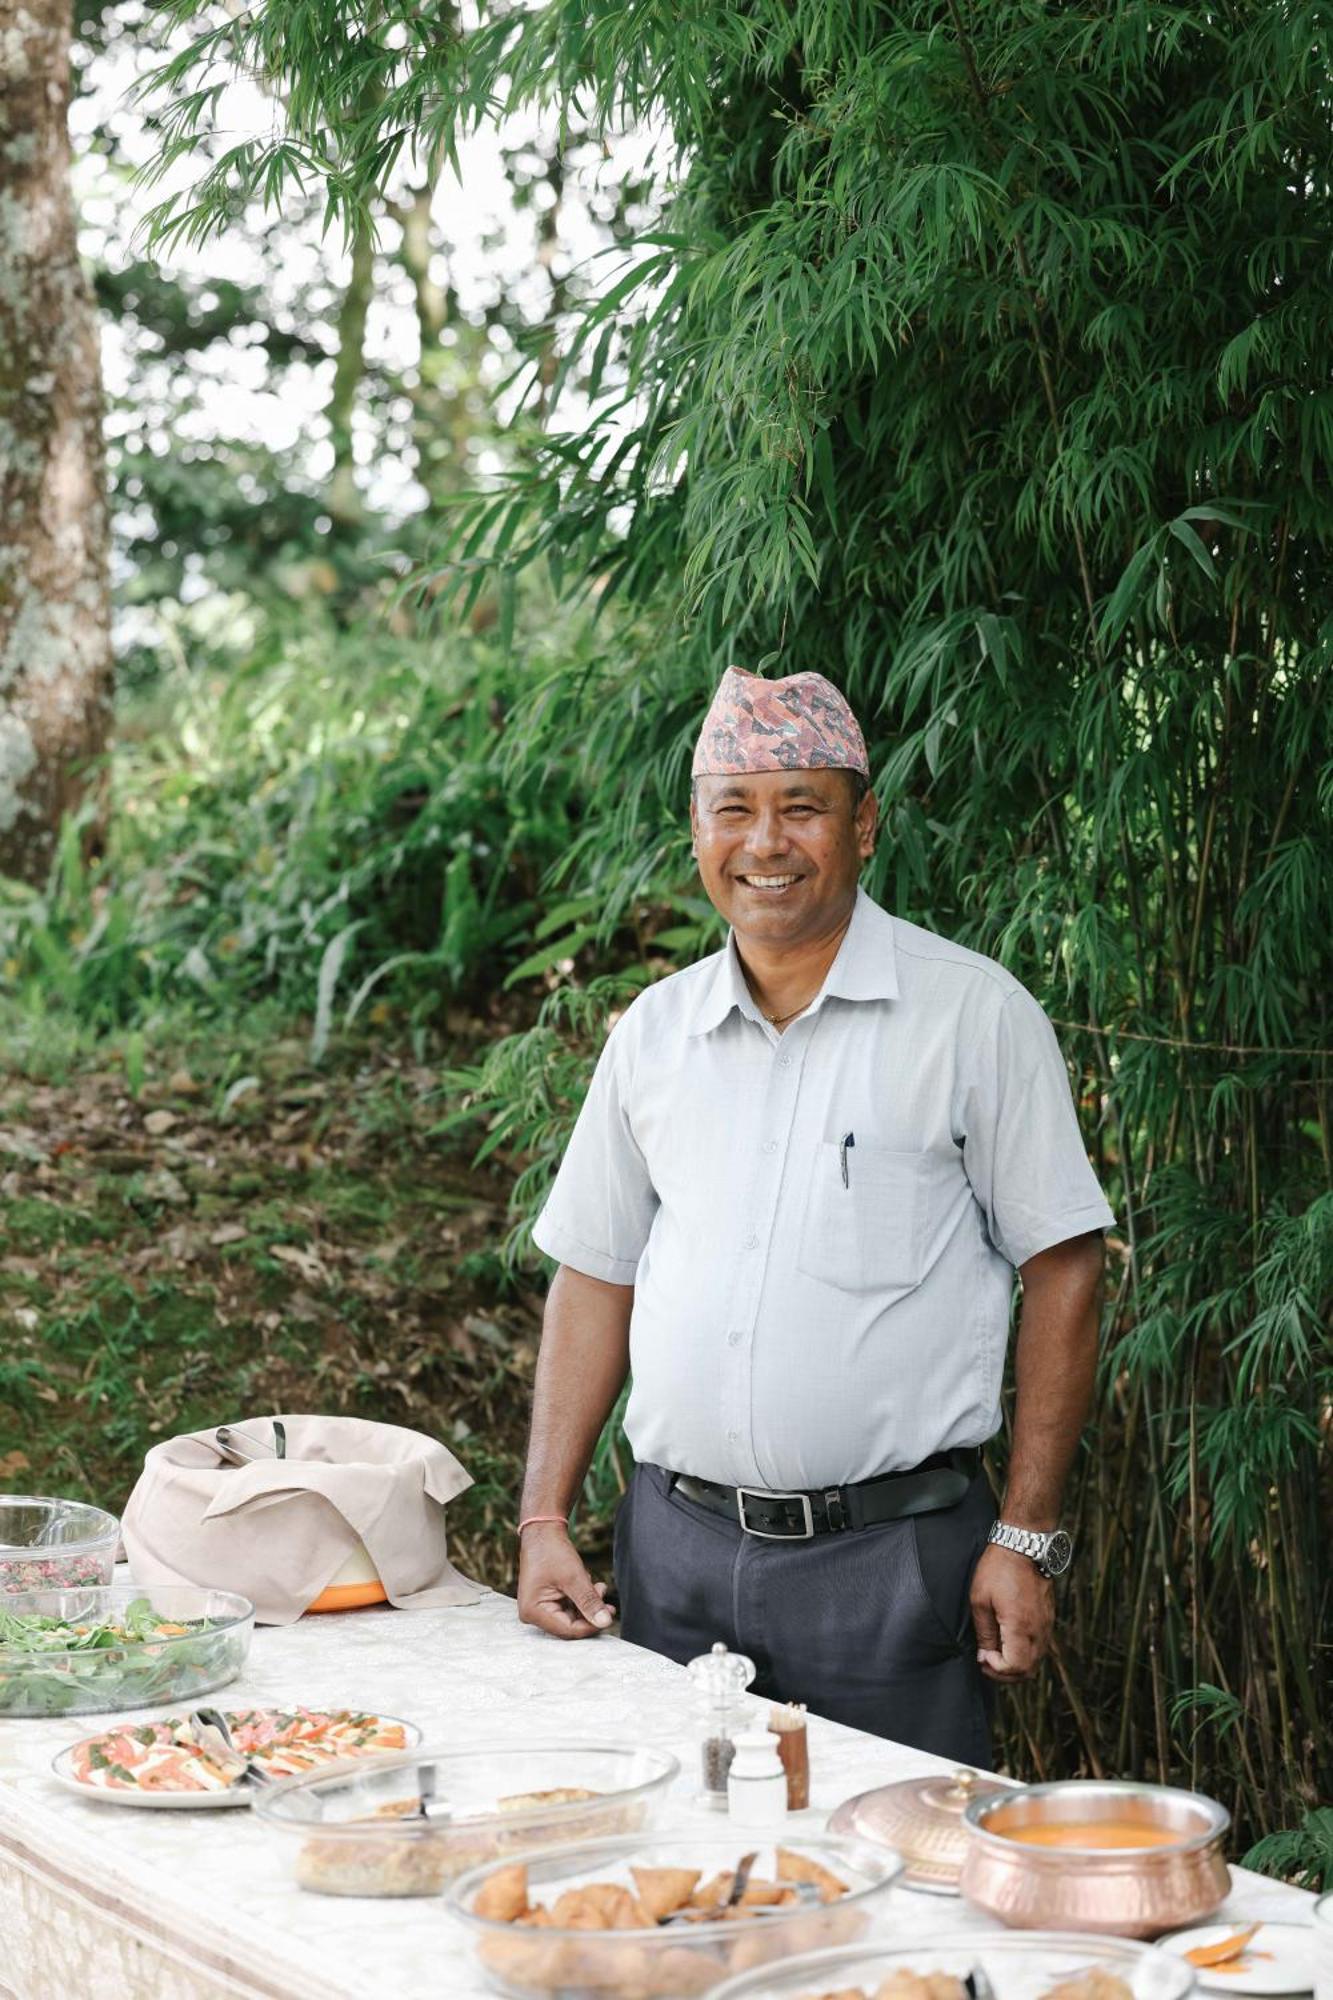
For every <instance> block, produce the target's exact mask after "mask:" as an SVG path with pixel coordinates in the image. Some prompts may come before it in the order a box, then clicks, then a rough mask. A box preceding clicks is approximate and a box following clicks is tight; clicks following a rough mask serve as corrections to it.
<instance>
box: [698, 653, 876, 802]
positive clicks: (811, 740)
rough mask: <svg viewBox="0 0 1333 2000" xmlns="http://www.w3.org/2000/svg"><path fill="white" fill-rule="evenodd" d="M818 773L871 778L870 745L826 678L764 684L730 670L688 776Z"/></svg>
mask: <svg viewBox="0 0 1333 2000" xmlns="http://www.w3.org/2000/svg"><path fill="white" fill-rule="evenodd" d="M817 770H835V771H859V772H860V773H861V776H862V777H863V778H867V779H868V778H869V776H870V760H869V758H868V757H867V756H866V745H865V738H864V736H862V734H861V725H860V724H859V723H858V721H857V719H856V717H855V716H854V715H853V714H852V711H851V709H850V708H849V707H848V706H847V700H846V697H845V696H844V695H842V694H840V693H839V691H838V689H837V688H835V687H834V685H833V683H832V681H826V680H825V679H824V676H823V674H816V673H811V672H807V673H803V674H788V675H787V676H786V677H785V679H783V680H779V681H766V680H764V679H762V678H761V676H760V675H758V674H747V673H746V672H744V670H743V669H742V668H740V667H728V668H727V671H726V672H725V674H723V676H722V680H721V684H720V685H719V687H718V691H717V693H716V694H715V695H714V696H713V705H712V707H711V708H710V709H709V711H708V713H707V715H706V716H705V717H704V726H703V728H702V729H701V730H700V732H699V741H698V742H697V743H696V745H695V747H694V763H693V765H692V766H691V771H690V774H691V776H692V777H695V778H703V777H709V778H721V777H735V776H737V775H739V774H740V773H742V772H745V771H817Z"/></svg>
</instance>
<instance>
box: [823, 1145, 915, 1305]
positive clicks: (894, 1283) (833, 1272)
mask: <svg viewBox="0 0 1333 2000" xmlns="http://www.w3.org/2000/svg"><path fill="white" fill-rule="evenodd" d="M846 1164H847V1185H846V1186H845V1187H844V1186H843V1179H842V1168H843V1159H842V1147H841V1145H840V1144H839V1143H838V1142H837V1141H835V1140H828V1141H826V1142H825V1143H823V1144H822V1145H819V1146H817V1147H816V1148H815V1158H814V1168H813V1172H812V1176H811V1181H810V1192H809V1195H808V1197H807V1200H806V1206H805V1221H804V1224H803V1226H802V1230H801V1247H800V1253H799V1255H798V1257H797V1260H796V1261H797V1266H798V1268H799V1269H800V1270H802V1271H803V1272H804V1273H805V1275H806V1276H807V1277H808V1278H817V1279H818V1280H819V1281H820V1283H821V1284H825V1285H836V1286H837V1288H838V1289H839V1291H844V1292H876V1291H910V1290H911V1289H912V1287H913V1286H914V1285H919V1284H920V1282H921V1276H922V1265H923V1261H924V1254H925V1234H926V1230H925V1222H926V1164H927V1158H926V1155H925V1154H924V1153H895V1152H892V1151H890V1149H889V1148H888V1147H887V1146H867V1145H862V1144H861V1142H860V1141H859V1140H858V1141H857V1142H856V1144H855V1145H852V1146H849V1147H848V1149H847V1155H846Z"/></svg>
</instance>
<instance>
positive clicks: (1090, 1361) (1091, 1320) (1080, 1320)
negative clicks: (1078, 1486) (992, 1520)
mask: <svg viewBox="0 0 1333 2000" xmlns="http://www.w3.org/2000/svg"><path fill="white" fill-rule="evenodd" d="M1102 1263H1103V1250H1102V1239H1101V1236H1100V1234H1098V1235H1092V1236H1078V1237H1074V1238H1072V1239H1071V1240H1070V1241H1069V1242H1068V1243H1060V1244H1057V1245H1056V1246H1055V1248H1054V1249H1051V1250H1043V1251H1042V1252H1041V1253H1040V1255H1039V1256H1036V1257H1033V1258H1030V1259H1029V1261H1028V1262H1027V1263H1026V1264H1024V1265H1023V1267H1022V1273H1021V1275H1022V1279H1023V1306H1022V1312H1021V1315H1020V1318H1019V1325H1018V1345H1017V1348H1016V1350H1015V1354H1014V1379H1015V1384H1016V1389H1017V1396H1016V1400H1015V1406H1014V1438H1013V1450H1012V1452H1011V1454H1010V1459H1009V1478H1008V1483H1007V1485H1006V1488H1005V1495H1004V1505H1003V1509H1002V1516H1003V1519H1004V1520H1006V1521H1009V1522H1012V1523H1013V1525H1014V1526H1015V1527H1019V1528H1040V1529H1048V1528H1054V1527H1055V1526H1056V1525H1057V1523H1058V1521H1059V1518H1060V1503H1061V1498H1062V1496H1063V1494H1064V1488H1065V1481H1066V1479H1067V1478H1068V1476H1069V1468H1070V1466H1071V1465H1072V1464H1073V1462H1074V1453H1075V1452H1076V1451H1077V1449H1078V1441H1079V1434H1080V1433H1081V1431H1082V1429H1083V1425H1084V1422H1085V1421H1086V1419H1087V1414H1088V1409H1089V1406H1090V1404H1091V1402H1092V1389H1093V1382H1094V1379H1095V1377H1096V1372H1097V1334H1098V1325H1099V1321H1100V1313H1101V1284H1102Z"/></svg>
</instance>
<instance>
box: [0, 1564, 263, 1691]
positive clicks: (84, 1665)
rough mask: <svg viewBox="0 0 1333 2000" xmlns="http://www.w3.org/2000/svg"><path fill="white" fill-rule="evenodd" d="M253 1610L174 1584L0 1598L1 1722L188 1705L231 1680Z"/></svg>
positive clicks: (242, 1601)
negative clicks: (172, 1703)
mask: <svg viewBox="0 0 1333 2000" xmlns="http://www.w3.org/2000/svg"><path fill="white" fill-rule="evenodd" d="M254 1622H255V1611H254V1606H253V1605H252V1604H251V1603H250V1601H249V1599H248V1598H245V1597H237V1596H234V1595H233V1593H232V1592H231V1591H227V1590H201V1589H198V1588H196V1586H195V1585H194V1584H189V1583H175V1584H162V1585H155V1586H153V1587H151V1588H148V1589H143V1590H140V1589H137V1588H135V1587H134V1586H133V1585H131V1584H113V1585H111V1586H110V1587H109V1588H92V1587H90V1588H88V1589H85V1590H32V1591H15V1592H14V1593H13V1594H12V1595H9V1596H5V1597H0V1716H14V1715H22V1716H52V1715H94V1714H101V1713H103V1712H107V1711H111V1710H119V1709H135V1708H155V1707H157V1706H158V1704H159V1703H163V1702H169V1701H188V1700H193V1698H194V1697H195V1696H196V1695H200V1694H207V1693H208V1692H209V1691H210V1690H211V1689H213V1688H219V1687H225V1686H226V1684H227V1682H228V1681H233V1680H235V1678H236V1676H237V1674H239V1672H240V1671H241V1667H242V1665H243V1664H244V1662H245V1656H246V1654H247V1653H248V1652H249V1650H250V1638H251V1635H252V1633H253V1631H254Z"/></svg>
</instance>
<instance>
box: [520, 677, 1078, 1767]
mask: <svg viewBox="0 0 1333 2000" xmlns="http://www.w3.org/2000/svg"><path fill="white" fill-rule="evenodd" d="M691 826H692V829H693V834H694V851H695V854H696V856H697V858H698V863H699V872H700V876H701V878H702V880H703V884H704V887H705V889H706V890H707V892H708V896H709V898H710V900H711V901H712V903H713V904H714V906H715V907H716V909H717V910H718V911H719V913H720V914H721V915H722V916H723V917H724V918H725V919H726V920H727V922H728V923H729V924H730V927H731V932H730V936H729V938H728V940H727V943H726V945H725V947H724V948H723V950H721V951H720V952H717V953H715V954H714V955H713V956H712V957H711V958H707V959H704V960H703V961H702V962H701V963H700V964H698V965H695V966H692V967H690V968H689V969H688V970H687V971H684V972H680V973H676V974H675V975H673V976H672V977H671V978H669V979H664V980H662V981H661V982H660V983H659V984H658V985H656V986H653V987H650V988H649V989H648V990H647V991H646V992H645V993H643V994H641V995H640V997H639V998H638V999H637V1000H636V1001H635V1003H634V1005H633V1006H632V1007H631V1008H629V1010H628V1011H627V1013H626V1014H625V1016H624V1018H623V1019H622V1020H621V1021H620V1022H619V1023H618V1024H617V1025H616V1027H615V1028H614V1030H613V1031H612V1033H611V1035H610V1036H609V1037H608V1039H607V1043H606V1047H605V1049H604V1050H603V1053H602V1057H601V1060H600V1062H599V1063H598V1066H597V1072H596V1075H595V1077H594V1079H593V1082H592V1086H591V1088H590V1090H589V1093H588V1098H587V1102H586V1103H585V1105H584V1108H583V1111H582V1113H581V1115H580V1117H579V1121H578V1124H577V1126H576V1128H575V1131H574V1134H573V1137H572V1138H571V1141H570V1144H569V1148H568V1151H567V1153H566V1155H565V1158H564V1161H563V1163H562V1165H561V1168H560V1172H559V1175H558V1177H557V1179H556V1183H555V1186H554V1188H553V1190H552V1193H551V1198H550V1200H549V1201H548V1203H547V1205H546V1207H545V1209H544V1211H543V1213H542V1215H541V1217H540V1219H539V1221H538V1223H537V1226H536V1229H535V1231H534V1235H535V1237H536V1240H537V1242H538V1243H539V1244H540V1246H541V1247H542V1249H544V1250H545V1251H547V1252H548V1254H549V1255H550V1256H552V1257H554V1258H555V1259H556V1260H557V1262H558V1264H559V1269H558V1271H557V1273H556V1276H555V1278H554V1280H553V1282H552V1285H551V1290H550V1294H549V1297H548V1300H547V1307H546V1317H545V1324H544V1328H543V1334H542V1346H541V1354H540V1358H539V1362H538V1368H537V1381H536V1390H535V1396H534V1407H533V1420H532V1436H531V1442H530V1447H529V1454H528V1467H527V1476H526V1480H525V1484H524V1493H523V1505H522V1509H521V1515H522V1520H521V1524H520V1530H519V1532H520V1536H521V1543H522V1546H521V1553H520V1566H519V1611H520V1615H521V1616H522V1617H523V1618H524V1619H525V1620H527V1621H528V1622H529V1623H531V1624H534V1625H538V1626H541V1627H542V1628H543V1629H545V1630H546V1631H548V1632H553V1633H555V1634H557V1635H558V1636H560V1637H562V1638H567V1639H579V1638H588V1637H591V1636H593V1635H594V1634H595V1633H596V1632H598V1631H600V1630H603V1629H604V1628H605V1627H606V1626H607V1625H608V1624H609V1623H610V1617H611V1614H610V1612H609V1610H608V1609H607V1607H606V1605H605V1604H604V1603H603V1597H604V1595H605V1588H606V1586H605V1585H604V1584H602V1583H594V1582H593V1580H592V1578H591V1577H590V1576H589V1574H588V1571H587V1569H586V1568H585V1567H584V1564H583V1562H582V1560H581V1558H580V1556H579V1554H578V1551H577V1549H576V1547H575V1545H574V1543H573V1541H572V1539H571V1538H570V1535H569V1532H568V1526H567V1519H568V1514H569V1510H570V1508H571V1506H572V1505H573V1502H574V1500H575V1497H576V1495H577V1493H578V1491H579V1487H580V1485H581V1482H582V1479H583V1476H584V1473H585V1471H586V1469H587V1466H588V1463H589V1460H590V1458H591V1455H592V1451H593V1448H594V1446H595V1444H596V1441H597V1438H598V1435H599V1433H600V1431H601V1429H602V1426H603V1424H604V1422H605V1421H606V1418H607V1415H608V1413H609V1412H610V1410H611V1408H612V1406H613V1404H614V1402H615V1398H616V1396H617V1394H618V1393H619V1390H620V1388H621V1385H622V1383H623V1382H624V1380H625V1376H626V1373H627V1371H628V1370H629V1369H630V1368H631V1367H632V1372H633V1389H632V1391H631V1395H630V1400H629V1406H628V1411H627V1415H626V1429H627V1432H628V1435H629V1440H630V1443H631V1445H632V1447H633V1450H634V1455H635V1461H636V1464H635V1471H634V1476H633V1478H632V1480H631V1483H630V1487H629V1491H628V1492H627V1494H626V1496H625V1499H624V1502H623V1503H622V1506H621V1509H620V1512H619V1514H618V1516H617V1520H616V1545H615V1577H616V1585H617V1590H618V1594H619V1599H620V1607H621V1621H622V1630H623V1632H624V1635H625V1637H626V1638H628V1639H632V1640H635V1641H637V1642H638V1643H640V1644H642V1645H645V1646H650V1647H652V1648H653V1649H654V1650H656V1651H658V1652H662V1653H665V1654H668V1655H669V1656H670V1657H671V1658H672V1659H676V1660H685V1659H688V1658H689V1657H690V1656H691V1655H692V1654H695V1653H699V1652H703V1651H706V1650H707V1648H708V1647H709V1646H710V1645H711V1644H712V1643H713V1641H714V1640H717V1639H724V1640H725V1641H726V1642H727V1643H728V1644H729V1645H731V1646H732V1647H734V1648H736V1649H737V1650H739V1651H742V1652H745V1653H748V1654H750V1655H751V1657H752V1658H753V1659H754V1661H755V1663H756V1666H757V1668H758V1680H757V1682H756V1687H757V1690H758V1692H760V1693H762V1694H767V1695H769V1696H772V1697H774V1698H778V1699H788V1700H801V1701H806V1702H808V1703H809V1705H810V1707H811V1708H813V1709H815V1710H816V1711H817V1712H819V1713H820V1714H823V1715H828V1716H832V1717H833V1718H834V1719H835V1720H837V1721H840V1722H846V1723H850V1724H852V1725H854V1726H855V1727H857V1728H861V1729H866V1730H870V1731H872V1732H874V1733H876V1734H879V1735H883V1736H891V1737H894V1738H896V1739H898V1740H899V1741H900V1742H904V1743H910V1744H914V1745H916V1746H917V1747H919V1748H921V1749H923V1750H931V1751H935V1752H937V1753H939V1754H940V1755H943V1756H949V1757H954V1758H958V1759H962V1760H964V1761H966V1762H969V1763H972V1764H978V1765H982V1766H986V1765H988V1764H989V1761H990V1750H989V1700H988V1696H989V1690H988V1688H987V1682H988V1681H989V1682H994V1681H1011V1680H1018V1679H1021V1678H1023V1677H1024V1676H1026V1675H1027V1674H1029V1673H1031V1672H1032V1671H1033V1669H1034V1668H1035V1666H1036V1665H1037V1663H1038V1661H1039V1660H1040V1659H1041V1657H1042V1655H1043V1654H1044V1653H1045V1651H1046V1649H1047V1647H1048V1645H1049V1642H1050V1635H1051V1629H1052V1624H1053V1616H1054V1607H1053V1592H1052V1584H1051V1578H1052V1577H1053V1576H1055V1575H1057V1574H1059V1572H1060V1571H1061V1570H1062V1569H1064V1568H1065V1567H1067V1565H1068V1562H1069V1560H1070V1542H1069V1538H1068V1536H1067V1534H1066V1533H1065V1532H1064V1531H1063V1529H1061V1527H1060V1524H1059V1522H1060V1502H1061V1495H1062V1491H1063V1487H1064V1483H1065V1479H1066V1476H1067V1474H1068V1470H1069V1466H1070V1463H1071V1461H1072V1458H1073V1455H1074V1451H1075V1448H1076V1445H1077V1442H1078V1436H1079V1431H1080V1429H1081V1426H1082V1424H1083V1420H1084V1418H1085V1416H1086V1414H1087V1408H1088V1402H1089V1398H1090V1395H1091V1390H1092V1381H1093V1373H1094V1367H1095V1361H1096V1351H1097V1321H1098V1296H1099V1289H1100V1281H1101V1267H1102V1239H1101V1232H1102V1230H1103V1229H1104V1228H1105V1227H1106V1226H1107V1225H1108V1224H1109V1223H1110V1222H1112V1221H1113V1219H1114V1218H1113V1216H1112V1214H1111V1211H1110V1209H1109V1208H1108V1207H1107V1205H1106V1202H1105V1200H1104V1199H1103V1197H1102V1194H1101V1191H1100V1189H1099V1188H1098V1186H1097V1182H1096V1180H1095V1178H1094V1176H1093V1173H1092V1170H1091V1168H1090V1167H1089V1165H1088V1160H1087V1156H1086V1154H1085V1152H1084V1150H1083V1145H1082V1141H1081V1139H1080V1137H1079V1132H1078V1126H1077V1122H1076V1120H1075V1117H1074V1109H1073V1104H1072V1101H1071V1099H1070V1093H1069V1083H1068V1078H1067V1076H1066V1073H1065V1068H1064V1063H1063V1061H1062V1059H1061V1056H1060V1052H1059V1049H1058V1047H1057V1045H1056V1041H1055V1037H1054V1034H1053V1033H1052V1031H1051V1027H1050V1024H1049V1022H1048V1021H1047V1020H1046V1017H1045V1015H1044V1014H1043V1013H1042V1011H1041V1009H1040V1007H1038V1005H1037V1003H1036V1002H1035V1001H1034V1000H1033V999H1032V998H1031V996H1030V995H1029V994H1028V993H1027V992H1026V991H1025V990H1024V989H1023V987H1021V986H1020V985H1019V983H1018V981H1017V980H1016V979H1014V978H1013V977H1012V976H1011V975H1010V974H1009V973H1008V972H1006V971H1005V970H1004V969H1003V967H1001V966H999V965H997V964H995V963H994V962H993V961H992V960H990V959H988V958H984V957H982V956H981V955H980V954H979V953H977V952H973V951H966V950H964V949H963V948H962V947H961V946H959V945H955V944H951V943H950V942H948V941H947V940H946V939H944V938H940V937H936V936H934V935H933V934H932V933H931V932H929V931H926V930H922V929H921V928H919V927H918V926H917V925H915V924H912V923H909V922H907V921H906V920H905V919H903V918H901V917H898V916H890V915H889V914H888V913H887V912H886V911H884V910H881V909H880V908H879V907H878V906H877V905H876V904H875V903H873V902H872V901H871V900H870V899H869V897H868V896H866V895H865V893H864V892H863V891H862V890H861V889H860V888H859V887H858V876H859V874H860V870H861V867H862V865H863V863H864V862H865V861H867V860H868V859H869V857H870V855H871V854H872V853H873V851H874V845H875V836H876V827H877V807H876V802H875V798H874V795H873V793H872V792H871V790H870V787H869V765H868V762H867V758H866V750H865V743H864V741H863V739H862V735H861V731H860V728H859V727H858V725H857V722H856V719H855V717H854V716H853V715H852V712H851V710H850V709H849V708H848V706H847V703H846V702H845V701H844V699H843V697H842V696H841V694H839V692H838V691H837V689H836V688H834V687H833V686H832V685H831V683H830V682H828V681H827V680H825V679H824V678H823V676H822V675H820V674H815V673H800V674H793V675H790V676H788V677H787V678H786V679H784V680H779V681H764V680H761V679H759V678H757V677H756V676H754V675H751V674H746V673H742V672H740V671H739V670H738V669H736V668H731V669H730V670H729V671H728V673H727V674H726V675H725V677H724V679H723V681H722V684H721V687H720V688H719V690H718V693H717V696H716V698H715V700H714V702H713V706H712V708H711V709H710V711H709V714H708V717H707V718H706V720H705V723H704V727H703V730H702V733H701V735H700V738H699V743H698V748H697V750H696V752H695V759H694V788H693V798H692V803H691ZM1015 1270H1017V1271H1018V1273H1019V1275H1020V1278H1021V1281H1022V1312H1021V1317H1020V1323H1019V1332H1018V1340H1017V1348H1016V1354H1015V1376H1016V1390H1017V1395H1016V1402H1015V1410H1014V1432H1013V1448H1012V1452H1011V1455H1010V1466H1009V1479H1008V1485H1007V1488H1006V1491H1005V1495H1004V1501H1003V1505H1002V1507H1001V1510H1000V1519H999V1520H998V1521H997V1520H996V1515H995V1507H994V1504H993V1502H992V1499H991V1494H990V1488H989V1486H988V1484H987V1481H986V1478H985V1476H984V1473H983V1471H982V1468H981V1454H980V1447H981V1446H982V1445H983V1444H984V1442H985V1441H986V1439H987V1438H988V1437H990V1436H991V1435H992V1434H993V1433H994V1431H995V1430H996V1429H997V1428H998V1425H999V1421H1000V1385H1001V1379H1002V1375H1003V1370H1004V1360H1005V1350H1006V1346H1007V1343H1008V1332H1009V1320H1010V1300H1011V1293H1012V1289H1013V1276H1014V1272H1015Z"/></svg>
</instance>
